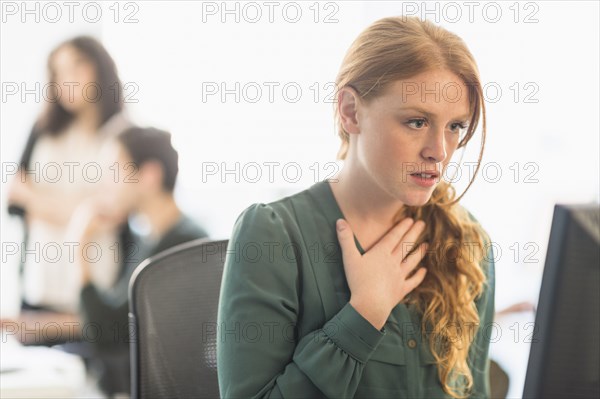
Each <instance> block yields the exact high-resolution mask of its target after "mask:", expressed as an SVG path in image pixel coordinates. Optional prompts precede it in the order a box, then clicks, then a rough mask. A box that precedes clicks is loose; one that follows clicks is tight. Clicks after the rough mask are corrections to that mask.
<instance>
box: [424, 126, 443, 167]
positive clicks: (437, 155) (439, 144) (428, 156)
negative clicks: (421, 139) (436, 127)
mask: <svg viewBox="0 0 600 399" xmlns="http://www.w3.org/2000/svg"><path fill="white" fill-rule="evenodd" d="M421 156H422V157H423V158H424V159H425V160H426V161H428V162H435V163H438V162H442V161H443V160H445V159H446V156H447V154H446V140H445V136H444V131H443V130H442V131H441V132H439V131H436V132H435V133H432V134H431V136H430V137H429V139H428V140H427V142H426V143H425V147H424V148H423V150H422V152H421Z"/></svg>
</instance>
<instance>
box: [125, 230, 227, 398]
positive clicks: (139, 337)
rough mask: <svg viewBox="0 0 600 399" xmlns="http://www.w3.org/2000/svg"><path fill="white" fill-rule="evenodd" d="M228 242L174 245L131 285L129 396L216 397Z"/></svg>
mask: <svg viewBox="0 0 600 399" xmlns="http://www.w3.org/2000/svg"><path fill="white" fill-rule="evenodd" d="M226 249H227V240H223V241H210V240H207V239H199V240H194V241H190V242H187V243H185V244H181V245H178V246H176V247H173V248H171V249H168V250H166V251H164V252H161V253H160V254H158V255H156V256H154V257H151V258H149V259H147V260H145V261H144V262H142V263H141V264H140V266H138V267H137V268H136V270H135V272H134V274H133V276H132V278H131V281H130V283H129V320H130V323H129V330H130V337H131V343H130V347H131V379H132V380H131V382H132V384H131V394H132V398H218V397H219V386H218V380H217V354H216V332H217V329H216V326H217V310H218V301H219V290H220V287H221V275H222V272H223V264H224V263H225V253H226Z"/></svg>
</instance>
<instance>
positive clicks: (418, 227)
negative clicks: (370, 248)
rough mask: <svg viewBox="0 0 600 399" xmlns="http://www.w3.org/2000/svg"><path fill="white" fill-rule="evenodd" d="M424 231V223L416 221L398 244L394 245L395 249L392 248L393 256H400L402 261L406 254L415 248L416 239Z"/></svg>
mask: <svg viewBox="0 0 600 399" xmlns="http://www.w3.org/2000/svg"><path fill="white" fill-rule="evenodd" d="M423 230H425V222H424V221H422V220H417V221H416V222H414V223H413V224H412V226H410V228H409V229H408V231H407V232H406V234H404V236H403V237H402V239H401V241H400V242H397V243H396V245H397V246H396V247H395V248H394V251H393V253H394V254H395V255H400V256H401V258H402V259H404V258H405V257H406V255H408V253H409V252H410V251H411V250H412V249H413V247H414V246H415V244H416V242H417V239H418V238H419V236H420V235H421V233H422V232H423Z"/></svg>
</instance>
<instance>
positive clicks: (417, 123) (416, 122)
mask: <svg viewBox="0 0 600 399" xmlns="http://www.w3.org/2000/svg"><path fill="white" fill-rule="evenodd" d="M426 123H427V122H426V121H425V119H411V120H409V121H408V122H407V125H408V126H411V127H414V128H416V129H421V128H422V127H424V126H425V124H426Z"/></svg>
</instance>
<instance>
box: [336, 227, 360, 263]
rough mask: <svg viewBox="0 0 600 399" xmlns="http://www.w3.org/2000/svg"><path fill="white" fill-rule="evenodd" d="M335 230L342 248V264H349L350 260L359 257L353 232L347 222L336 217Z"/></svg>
mask: <svg viewBox="0 0 600 399" xmlns="http://www.w3.org/2000/svg"><path fill="white" fill-rule="evenodd" d="M336 231H337V236H338V241H339V242H340V247H341V248H342V259H343V261H344V265H347V264H349V263H350V262H351V261H352V260H354V259H356V258H358V257H360V252H359V251H358V248H357V247H356V243H355V242H354V233H353V232H352V228H350V225H349V224H348V222H346V221H345V220H344V219H338V220H337V222H336Z"/></svg>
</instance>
